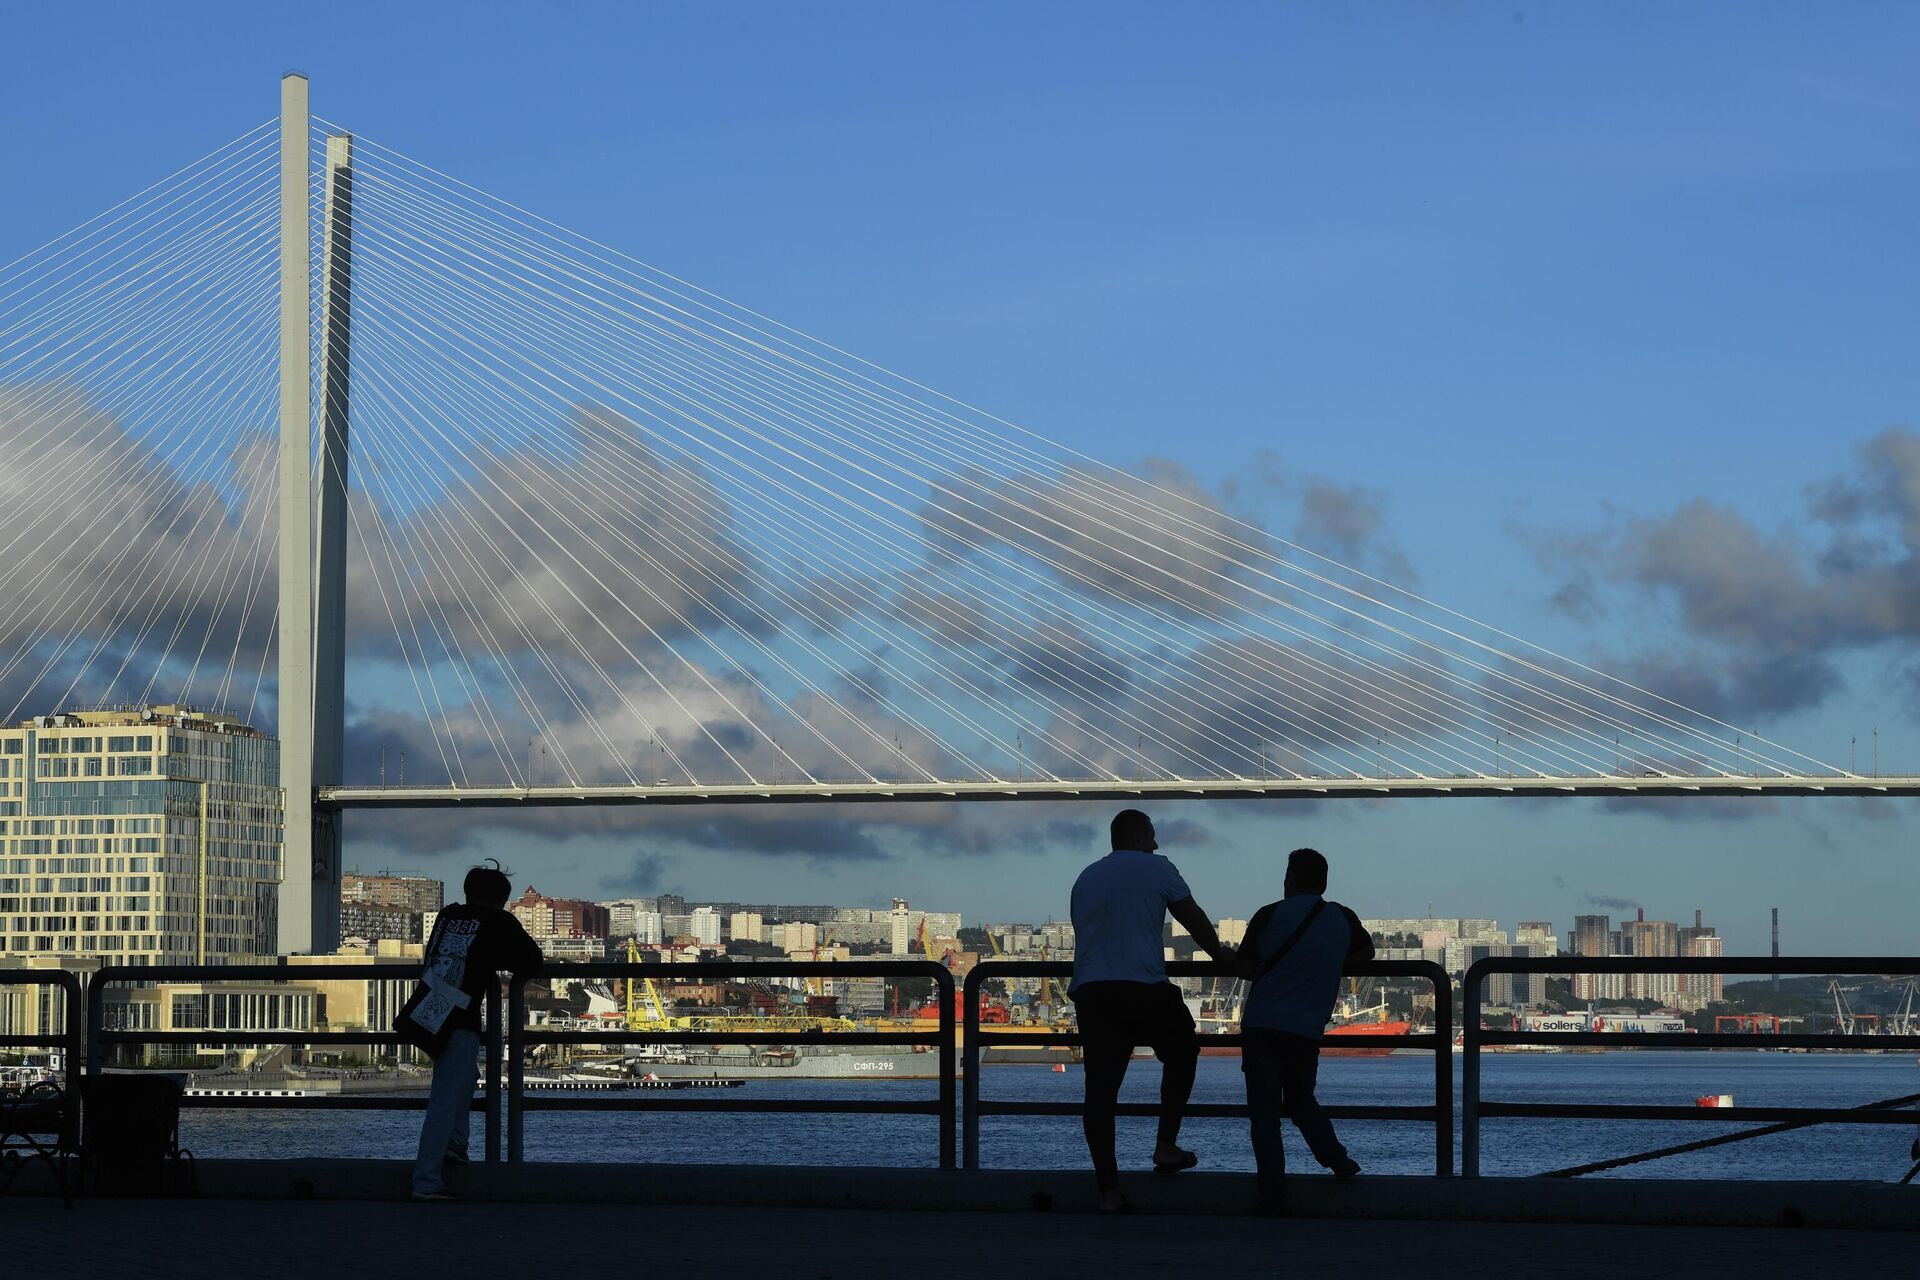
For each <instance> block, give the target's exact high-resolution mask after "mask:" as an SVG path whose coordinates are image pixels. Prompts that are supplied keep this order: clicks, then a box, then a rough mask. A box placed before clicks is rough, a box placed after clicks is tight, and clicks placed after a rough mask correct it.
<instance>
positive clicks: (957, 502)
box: [920, 458, 1267, 617]
mask: <svg viewBox="0 0 1920 1280" xmlns="http://www.w3.org/2000/svg"><path fill="white" fill-rule="evenodd" d="M920 520H921V523H922V525H923V528H924V531H925V535H926V537H927V540H928V542H929V543H930V544H932V545H933V546H934V547H935V548H936V549H937V550H938V551H940V552H945V553H951V554H967V553H969V552H970V551H971V549H972V548H975V547H986V548H988V549H995V548H1005V549H1011V550H1014V551H1019V552H1024V553H1027V554H1029V555H1031V556H1033V557H1035V558H1036V559H1040V560H1042V561H1043V562H1044V563H1045V564H1046V565H1047V566H1048V572H1049V573H1051V574H1053V575H1054V576H1056V577H1057V578H1058V579H1059V580H1060V582H1061V583H1062V584H1063V585H1066V586H1068V587H1070V588H1072V589H1074V590H1076V591H1091V592H1095V593H1103V594H1105V595H1107V596H1110V597H1113V598H1117V599H1120V600H1130V601H1151V602H1153V603H1155V604H1162V605H1167V606H1170V607H1172V608H1175V609H1179V610H1182V611H1184V612H1188V613H1192V614H1196V615H1199V616H1202V617H1221V616H1228V615H1232V614H1234V613H1237V612H1240V611H1242V610H1244V609H1246V608H1248V607H1249V606H1250V605H1251V603H1252V600H1253V598H1252V597H1251V596H1249V595H1248V594H1247V592H1246V590H1245V588H1244V584H1243V581H1242V574H1241V571H1240V570H1239V569H1237V568H1236V567H1235V562H1236V561H1239V560H1244V559H1245V558H1246V556H1247V554H1248V553H1247V551H1246V550H1245V549H1244V546H1243V545H1242V544H1247V545H1251V546H1253V547H1255V548H1256V549H1257V550H1258V551H1260V552H1264V551H1265V550H1266V549H1267V539H1266V537H1265V535H1263V534H1261V533H1259V532H1258V531H1257V530H1253V529H1248V528H1247V527H1245V526H1244V525H1241V524H1239V523H1238V522H1236V521H1235V520H1234V519H1233V518H1232V517H1230V516H1229V515H1228V514H1227V512H1226V511H1225V509H1224V508H1223V507H1222V505H1221V502H1220V499H1219V498H1218V497H1217V496H1216V495H1215V494H1213V493H1212V492H1210V491H1209V490H1208V489H1207V487H1206V486H1205V485H1204V484H1202V483H1201V482H1200V480H1199V478H1198V477H1197V476H1195V475H1194V474H1193V473H1192V472H1191V471H1189V470H1188V469H1187V468H1185V467H1183V466H1181V465H1180V464H1179V463H1176V462H1171V461H1169V460H1167V459H1165V458H1148V459H1145V460H1144V461H1142V462H1141V463H1140V464H1139V465H1138V466H1137V467H1135V468H1134V470H1133V471H1132V472H1123V471H1112V470H1107V469H1098V470H1096V469H1093V468H1089V467H1081V466H1069V467H1065V468H1063V469H1062V470H1061V472H1060V473H1059V475H1058V477H1057V478H1053V479H1046V478H1041V477H1034V476H1020V477H1007V476H1001V475H997V474H994V473H992V472H988V471H983V470H967V471H963V472H961V473H960V474H959V475H957V476H955V477H954V478H953V480H952V482H951V483H947V484H943V485H941V486H939V487H938V488H937V489H936V490H935V492H934V493H933V494H932V495H931V496H930V497H929V499H928V501H927V502H926V504H925V505H924V506H923V507H922V508H921V511H920Z"/></svg>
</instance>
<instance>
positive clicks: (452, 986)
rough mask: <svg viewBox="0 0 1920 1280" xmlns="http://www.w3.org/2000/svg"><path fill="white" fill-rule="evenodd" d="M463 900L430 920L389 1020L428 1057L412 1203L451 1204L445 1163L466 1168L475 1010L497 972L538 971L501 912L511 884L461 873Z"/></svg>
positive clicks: (481, 870) (481, 872)
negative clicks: (418, 965)
mask: <svg viewBox="0 0 1920 1280" xmlns="http://www.w3.org/2000/svg"><path fill="white" fill-rule="evenodd" d="M461 887H462V889H463V890H464V891H465V893H466V897H467V900H466V902H465V904H463V905H456V906H452V907H448V908H446V909H445V910H443V911H442V912H441V913H440V915H439V917H438V919H436V920H435V921H434V926H433V937H432V938H430V939H428V941H427V947H426V952H427V959H426V967H425V968H424V969H423V970H422V971H421V974H420V984H419V986H417V987H415V988H414V992H413V995H412V997H411V998H409V999H408V1001H407V1003H406V1004H405V1005H404V1006H403V1007H402V1008H401V1010H400V1013H399V1015H398V1016H397V1017H395V1018H394V1020H393V1029H394V1031H396V1032H397V1033H399V1035H400V1038H401V1039H402V1040H405V1041H406V1042H407V1043H409V1044H412V1045H416V1046H418V1047H419V1048H420V1049H422V1050H424V1051H425V1052H426V1053H427V1055H428V1056H429V1057H431V1058H432V1059H433V1089H432V1092H431V1093H429V1094H428V1096H427V1115H426V1119H425V1120H423V1121H422V1122H421V1125H420V1151H419V1155H418V1156H417V1157H416V1159H415V1160H414V1165H413V1198H414V1199H415V1200H451V1199H453V1197H452V1196H451V1195H449V1194H448V1192H447V1182H446V1165H447V1164H448V1163H449V1162H451V1163H454V1164H465V1163H466V1162H467V1128H468V1124H467V1118H468V1112H469V1111H470V1110H471V1109H472V1107H473V1089H474V1070H475V1068H476V1067H477V1066H478V1064H479V1061H480V1006H481V1005H482V1004H483V1003H484V1002H485V1000H486V993H487V984H488V983H490V982H497V981H498V980H499V979H498V977H497V976H496V975H497V974H498V973H499V972H500V971H501V970H502V969H505V970H508V971H510V972H511V973H512V974H513V975H514V977H515V978H522V977H525V976H526V975H527V974H530V973H532V972H534V971H535V970H536V969H538V968H539V967H540V947H539V945H538V944H537V943H535V942H534V940H533V939H532V938H530V937H528V936H527V931H526V930H525V929H524V928H522V927H521V925H520V922H519V921H518V920H516V919H515V918H514V917H513V915H512V913H510V912H509V911H508V910H507V909H506V908H507V899H508V898H509V897H511V896H512V894H513V885H512V883H511V882H509V881H508V879H507V876H506V873H505V872H503V871H501V870H500V868H499V866H498V865H497V864H496V865H494V866H491V867H475V868H473V869H472V870H471V871H469V872H467V878H466V882H465V883H464V884H463V885H462V886H461Z"/></svg>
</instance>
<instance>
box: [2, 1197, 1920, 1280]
mask: <svg viewBox="0 0 1920 1280" xmlns="http://www.w3.org/2000/svg"><path fill="white" fill-rule="evenodd" d="M0 1242H4V1248H3V1250H0V1251H3V1252H4V1256H5V1257H6V1259H7V1260H9V1261H10V1262H13V1263H15V1264H18V1265H21V1266H23V1267H24V1268H25V1269H24V1270H22V1271H21V1272H20V1274H22V1275H26V1274H29V1273H31V1274H35V1275H125V1276H136V1275H137V1276H140V1277H142V1278H143V1280H164V1278H167V1277H176V1276H177V1277H192V1278H193V1280H205V1278H206V1277H207V1276H210V1275H255V1276H293V1277H299V1276H325V1277H328V1278H329V1280H338V1278H339V1277H341V1276H343V1275H362V1276H437V1275H459V1274H462V1273H465V1274H472V1275H486V1276H500V1277H503V1278H508V1280H511V1278H517V1277H521V1276H526V1277H535V1278H537V1277H547V1276H554V1275H560V1274H567V1275H578V1274H595V1273H600V1272H603V1271H604V1272H605V1273H607V1274H615V1275H632V1274H642V1275H659V1274H671V1273H672V1272H679V1273H682V1274H693V1273H696V1271H697V1273H700V1274H713V1275H727V1276H748V1275H777V1276H780V1277H782V1278H783V1280H856V1278H860V1280H870V1278H871V1277H874V1276H889V1275H935V1276H948V1275H989V1274H992V1275H1011V1276H1033V1277H1042V1278H1049V1280H1050V1278H1053V1277H1058V1278H1059V1280H1069V1278H1077V1277H1080V1276H1084V1275H1088V1274H1095V1275H1104V1276H1106V1277H1118V1276H1136V1275H1187V1276H1192V1277H1197V1278H1199V1277H1210V1276H1281V1275H1285V1276H1291V1277H1317V1276H1330V1275H1340V1276H1368V1275H1372V1276H1382V1277H1395V1276H1408V1275H1417V1276H1420V1277H1422V1280H1428V1278H1430V1277H1432V1278H1446V1277H1456V1276H1457V1277H1463V1278H1465V1277H1474V1278H1475V1280H1487V1278H1490V1277H1504V1276H1514V1277H1527V1278H1528V1280H1557V1278H1559V1277H1573V1276H1596V1277H1598V1276H1605V1277H1609V1278H1614V1277H1619V1276H1621V1275H1632V1276H1686V1277H1690V1278H1692V1277H1711V1276H1738V1277H1741V1280H1765V1278H1769V1277H1775V1276H1778V1277H1804V1276H1809V1275H1830V1276H1844V1277H1847V1280H1868V1278H1871V1277H1879V1276H1901V1277H1906V1276H1911V1275H1913V1274H1914V1273H1915V1255H1914V1245H1915V1243H1916V1238H1915V1237H1914V1236H1913V1235H1911V1234H1905V1233H1893V1232H1875V1231H1827V1230H1787V1229H1779V1228H1734V1227H1656V1226H1591V1225H1589V1226H1578V1227H1569V1226H1563V1225H1551V1224H1534V1223H1486V1222H1419V1221H1385V1222H1381V1221H1375V1222H1353V1221H1331V1220H1307V1219H1288V1220H1286V1221H1281V1222H1272V1221H1265V1220H1259V1219H1249V1218H1239V1217H1205V1216H1198V1215H1195V1216H1181V1217H1177V1218H1174V1217H1155V1216H1136V1217H1131V1218H1099V1217H1095V1216H1092V1215H1086V1214H1053V1213H1047V1214H1042V1213H1023V1214H1018V1215H1006V1214H1000V1215H985V1214H959V1213H952V1212H940V1213H933V1212H926V1211H915V1210H904V1209H892V1210H878V1209H795V1208H740V1207H726V1206H715V1205H634V1204H600V1205H570V1204H552V1203H542V1204H526V1203H474V1202H466V1203H456V1204H408V1203H404V1202H400V1203H396V1202H392V1201H326V1200H312V1201H284V1200H282V1201H274V1200H141V1201H116V1200H85V1201H81V1202H80V1203H79V1204H78V1205H77V1206H76V1207H75V1208H74V1209H72V1210H63V1209H62V1208H61V1207H60V1204H59V1202H58V1201H57V1200H51V1199H46V1198H42V1197H37V1196H29V1197H7V1198H5V1199H0ZM454 1268H459V1270H455V1269H454ZM669 1269H671V1271H669Z"/></svg>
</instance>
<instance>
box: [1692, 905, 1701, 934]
mask: <svg viewBox="0 0 1920 1280" xmlns="http://www.w3.org/2000/svg"><path fill="white" fill-rule="evenodd" d="M1693 927H1694V928H1696V929H1698V928H1699V927H1700V908H1698V907H1695V908H1694V909H1693Z"/></svg>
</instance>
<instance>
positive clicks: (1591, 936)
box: [1573, 916, 1627, 1000]
mask: <svg viewBox="0 0 1920 1280" xmlns="http://www.w3.org/2000/svg"><path fill="white" fill-rule="evenodd" d="M1618 936H1619V935H1618V934H1617V933H1615V932H1614V931H1613V922H1612V920H1611V919H1610V918H1609V917H1607V916H1575V917H1574V918H1573V954H1575V955H1577V956H1610V955H1613V954H1614V939H1615V938H1617V937H1618ZM1626 994H1627V981H1626V978H1625V977H1624V976H1622V975H1620V974H1617V973H1576V974H1574V975H1573V998H1574V999H1575V1000H1618V999H1621V998H1622V997H1624V996H1625V995H1626Z"/></svg>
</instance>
